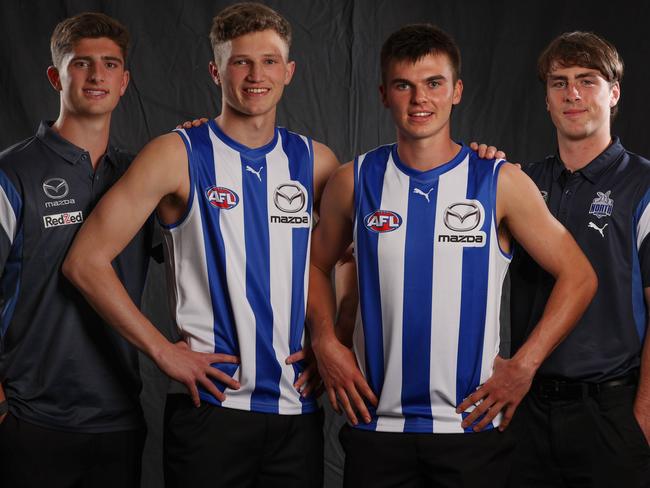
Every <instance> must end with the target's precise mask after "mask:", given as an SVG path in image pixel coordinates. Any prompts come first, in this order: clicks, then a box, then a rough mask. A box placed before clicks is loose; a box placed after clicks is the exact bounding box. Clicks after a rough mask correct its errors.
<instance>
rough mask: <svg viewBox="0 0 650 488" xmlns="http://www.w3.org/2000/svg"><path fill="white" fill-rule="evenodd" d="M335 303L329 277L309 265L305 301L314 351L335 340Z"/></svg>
mask: <svg viewBox="0 0 650 488" xmlns="http://www.w3.org/2000/svg"><path fill="white" fill-rule="evenodd" d="M335 311H336V302H335V298H334V291H333V290H332V284H331V281H330V277H329V276H328V274H327V273H326V272H324V271H323V270H321V269H320V268H318V267H316V266H314V265H311V268H310V272H309V299H308V301H307V323H308V326H309V335H310V337H311V343H312V347H313V348H314V350H316V349H317V348H318V346H319V345H320V344H321V343H322V342H326V341H327V340H330V339H332V338H334V339H336V335H335V331H334V315H335Z"/></svg>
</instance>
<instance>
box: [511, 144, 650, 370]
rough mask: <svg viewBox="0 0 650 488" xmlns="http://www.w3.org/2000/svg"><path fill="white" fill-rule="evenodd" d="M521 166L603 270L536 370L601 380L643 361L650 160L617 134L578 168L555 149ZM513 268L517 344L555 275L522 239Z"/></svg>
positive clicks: (649, 277)
mask: <svg viewBox="0 0 650 488" xmlns="http://www.w3.org/2000/svg"><path fill="white" fill-rule="evenodd" d="M523 169H524V171H525V172H526V173H527V174H528V176H530V177H531V178H532V180H533V181H534V182H535V183H536V184H537V187H538V188H539V190H540V191H541V193H542V196H543V197H544V199H545V200H546V203H547V205H548V208H549V210H550V211H551V213H552V214H553V215H554V216H555V217H556V218H557V219H558V220H559V221H560V222H561V223H562V225H564V226H565V227H566V228H567V229H568V230H569V231H570V232H571V234H572V235H573V237H574V239H575V240H576V242H577V243H578V245H579V246H580V248H581V249H582V251H583V252H584V253H585V255H586V256H587V258H588V259H589V261H590V262H591V265H592V266H593V268H594V270H595V271H596V274H597V275H598V291H597V293H596V296H595V297H594V299H593V301H592V302H591V304H590V305H589V307H588V308H587V311H586V312H585V314H584V315H583V317H582V318H581V319H580V321H579V322H578V325H577V326H576V328H575V329H574V330H573V331H572V332H571V333H570V335H569V336H568V337H567V338H566V339H565V340H564V341H563V342H562V343H561V344H560V345H559V346H558V347H557V349H556V350H555V351H553V353H551V355H550V356H549V357H548V358H547V359H546V361H545V362H544V363H543V364H542V366H541V367H540V369H539V371H538V374H539V375H544V376H559V377H564V378H569V379H573V380H582V381H591V382H600V381H605V380H608V379H612V378H615V377H617V376H621V375H624V374H625V373H627V372H629V371H631V370H633V369H635V368H638V367H639V364H640V355H641V348H642V345H643V340H644V338H645V334H646V324H647V317H646V306H645V301H644V295H643V289H644V288H645V287H647V286H650V244H649V241H650V239H648V238H647V236H648V233H649V231H650V209H649V208H648V203H649V202H650V161H648V160H646V159H644V158H642V157H640V156H637V155H636V154H632V153H630V152H628V151H626V150H625V148H623V146H622V145H621V143H620V141H619V140H618V138H614V140H613V142H612V144H611V145H610V146H609V147H608V148H607V149H606V150H605V151H604V152H603V153H601V154H600V155H599V156H598V157H597V158H596V159H594V160H593V161H591V162H590V163H589V164H588V165H587V166H585V167H584V168H582V169H580V170H579V171H576V172H574V173H571V172H570V171H568V170H567V169H566V168H565V166H564V164H563V163H562V161H561V160H560V158H559V156H557V155H556V156H549V157H547V158H546V160H545V161H542V162H540V163H533V164H529V165H525V166H524V167H523ZM541 237H543V236H540V238H541ZM510 273H511V283H512V291H511V302H510V311H511V319H512V344H513V348H514V350H516V349H517V348H518V347H520V346H521V344H522V343H523V342H524V341H525V339H526V337H527V336H528V334H529V333H530V332H531V330H532V329H533V328H534V327H535V325H536V324H537V322H538V320H539V319H540V317H541V316H542V312H543V310H544V306H545V305H546V301H547V300H548V297H549V295H550V292H551V289H552V287H553V284H554V279H553V277H552V276H550V275H549V274H548V273H546V272H545V271H544V270H542V269H541V268H540V267H539V266H538V265H537V264H536V263H535V262H534V261H533V260H532V258H531V257H530V256H529V255H528V254H527V253H526V251H525V250H524V249H523V248H522V247H521V246H518V245H516V244H515V251H514V258H513V262H512V264H511V266H510Z"/></svg>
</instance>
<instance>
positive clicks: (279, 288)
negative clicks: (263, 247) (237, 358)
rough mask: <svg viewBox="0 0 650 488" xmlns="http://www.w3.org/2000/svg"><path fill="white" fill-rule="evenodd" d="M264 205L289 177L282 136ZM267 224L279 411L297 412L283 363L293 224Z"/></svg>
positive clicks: (269, 161)
mask: <svg viewBox="0 0 650 488" xmlns="http://www.w3.org/2000/svg"><path fill="white" fill-rule="evenodd" d="M266 170H267V171H268V172H267V205H268V208H269V212H270V211H272V209H274V208H275V203H274V198H273V195H274V193H275V189H276V188H277V187H278V186H279V185H280V184H282V183H287V182H289V181H291V174H290V172H289V161H288V158H287V155H286V154H285V153H284V151H283V149H282V140H281V136H280V137H279V138H278V143H277V145H276V146H275V148H274V149H273V150H272V151H271V152H270V153H269V154H268V155H267V157H266ZM267 225H268V226H269V256H270V280H271V283H270V285H271V286H270V293H271V297H270V301H271V307H272V310H273V351H274V352H275V359H276V361H277V363H278V365H279V366H280V368H281V371H282V375H281V377H280V384H279V388H280V398H279V405H278V407H279V413H280V414H295V413H296V412H300V410H301V409H302V405H301V403H300V394H299V393H298V391H297V390H296V389H295V388H294V387H293V380H294V377H295V374H294V370H293V366H291V365H287V364H285V360H286V358H287V357H288V356H289V354H290V351H289V336H290V330H291V288H292V286H291V285H292V279H291V277H292V271H293V263H292V259H293V252H292V249H293V246H292V244H293V239H292V237H293V230H292V229H293V226H291V225H285V224H271V223H269V222H268V221H267Z"/></svg>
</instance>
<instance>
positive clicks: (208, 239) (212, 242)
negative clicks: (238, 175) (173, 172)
mask: <svg viewBox="0 0 650 488" xmlns="http://www.w3.org/2000/svg"><path fill="white" fill-rule="evenodd" d="M187 135H188V137H189V138H190V140H191V143H192V145H191V147H192V150H191V152H188V159H189V170H190V182H191V185H192V186H196V188H195V190H193V191H196V192H198V194H199V195H198V198H197V201H198V205H199V210H200V212H201V220H202V223H203V243H204V249H205V256H206V262H207V269H208V273H209V276H208V282H209V286H210V298H211V300H212V310H213V314H214V323H213V331H214V343H215V346H214V352H219V353H224V354H233V355H236V356H238V355H239V344H238V342H237V332H236V329H235V323H234V319H233V311H232V303H231V302H230V296H229V295H228V282H227V280H226V252H225V247H224V243H223V236H222V235H221V230H220V224H219V217H220V212H221V210H218V209H216V208H215V207H213V206H212V205H210V203H209V202H208V200H207V198H206V197H205V195H204V193H205V190H206V189H208V188H210V187H212V186H215V185H216V184H217V175H216V173H215V169H214V153H213V150H212V143H211V141H210V135H209V127H208V125H207V124H204V125H202V126H199V127H196V128H193V129H189V130H188V131H187ZM189 203H190V204H192V202H191V201H190V202H189ZM213 366H215V367H216V368H218V369H219V370H221V371H223V372H224V373H226V374H228V375H230V376H233V375H234V374H235V371H236V369H237V365H235V364H214V365H213ZM213 381H214V384H215V386H216V387H217V388H218V389H219V390H220V391H224V390H225V388H226V387H225V385H224V384H223V383H221V382H219V381H215V380H213ZM199 394H200V396H201V399H203V400H205V401H207V402H209V403H212V404H215V405H220V404H221V402H220V401H219V400H217V399H216V398H215V397H213V396H212V395H211V394H209V393H208V392H206V391H205V390H203V389H200V391H199Z"/></svg>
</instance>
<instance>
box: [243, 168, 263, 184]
mask: <svg viewBox="0 0 650 488" xmlns="http://www.w3.org/2000/svg"><path fill="white" fill-rule="evenodd" d="M263 169H264V166H262V167H261V168H260V169H258V170H257V171H255V170H254V169H253V168H251V167H250V166H248V165H246V171H248V172H250V173H253V174H254V175H255V176H257V179H258V180H260V181H262V177H261V176H260V173H261V172H262V170H263Z"/></svg>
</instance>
